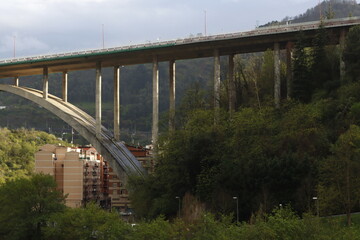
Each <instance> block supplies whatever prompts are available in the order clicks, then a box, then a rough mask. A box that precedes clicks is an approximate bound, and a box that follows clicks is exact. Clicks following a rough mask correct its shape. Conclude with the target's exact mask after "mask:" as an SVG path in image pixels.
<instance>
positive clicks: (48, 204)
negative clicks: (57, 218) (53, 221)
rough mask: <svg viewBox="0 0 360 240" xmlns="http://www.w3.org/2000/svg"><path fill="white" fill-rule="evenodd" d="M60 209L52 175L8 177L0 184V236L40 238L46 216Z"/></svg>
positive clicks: (61, 208) (46, 221)
mask: <svg viewBox="0 0 360 240" xmlns="http://www.w3.org/2000/svg"><path fill="white" fill-rule="evenodd" d="M64 209H65V205H64V197H63V194H62V193H61V192H59V191H58V190H56V183H55V180H54V178H53V177H52V176H48V175H42V174H36V175H32V176H31V177H30V178H20V179H16V180H10V181H8V182H6V184H2V185H0V226H1V228H0V239H34V240H35V239H42V237H43V234H42V228H43V227H44V226H46V224H47V223H48V220H49V219H50V216H51V215H52V214H53V213H56V212H61V211H63V210H64Z"/></svg>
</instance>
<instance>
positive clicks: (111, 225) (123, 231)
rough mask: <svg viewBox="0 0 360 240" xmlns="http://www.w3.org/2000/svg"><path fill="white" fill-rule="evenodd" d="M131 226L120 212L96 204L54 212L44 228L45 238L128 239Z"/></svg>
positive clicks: (52, 239)
mask: <svg viewBox="0 0 360 240" xmlns="http://www.w3.org/2000/svg"><path fill="white" fill-rule="evenodd" d="M131 230H132V229H131V226H130V224H128V223H125V222H124V221H122V220H121V219H120V216H119V214H118V213H117V212H116V211H114V212H108V211H105V210H103V209H101V208H100V207H99V206H97V205H95V204H87V206H86V207H84V208H68V209H66V211H65V212H61V213H57V214H54V215H53V216H52V217H51V218H50V219H49V220H48V226H47V227H46V228H45V229H44V235H45V239H51V240H62V239H64V240H65V239H104V240H105V239H106V240H107V239H109V240H112V239H114V240H115V239H116V240H117V239H119V240H121V239H128V238H127V235H128V234H129V233H130V232H131Z"/></svg>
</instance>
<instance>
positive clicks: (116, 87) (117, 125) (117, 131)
mask: <svg viewBox="0 0 360 240" xmlns="http://www.w3.org/2000/svg"><path fill="white" fill-rule="evenodd" d="M114 137H115V139H116V140H117V141H120V67H119V66H116V67H114Z"/></svg>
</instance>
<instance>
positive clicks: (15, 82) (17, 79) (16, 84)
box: [14, 77, 19, 87]
mask: <svg viewBox="0 0 360 240" xmlns="http://www.w3.org/2000/svg"><path fill="white" fill-rule="evenodd" d="M14 86H16V87H18V86H19V77H15V78H14Z"/></svg>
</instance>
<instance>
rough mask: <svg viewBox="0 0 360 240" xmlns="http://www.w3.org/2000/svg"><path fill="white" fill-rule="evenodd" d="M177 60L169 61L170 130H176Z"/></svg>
mask: <svg viewBox="0 0 360 240" xmlns="http://www.w3.org/2000/svg"><path fill="white" fill-rule="evenodd" d="M175 69H176V67H175V61H174V60H171V61H170V62H169V97H170V98H169V102H170V107H169V130H170V131H173V130H175V83H176V71H175Z"/></svg>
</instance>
